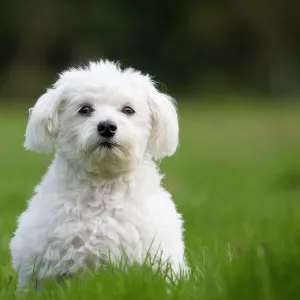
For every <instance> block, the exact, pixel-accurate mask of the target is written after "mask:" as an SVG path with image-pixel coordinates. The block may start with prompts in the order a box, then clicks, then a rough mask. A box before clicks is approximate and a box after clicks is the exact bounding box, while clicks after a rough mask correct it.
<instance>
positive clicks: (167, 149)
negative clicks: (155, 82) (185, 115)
mask: <svg viewBox="0 0 300 300" xmlns="http://www.w3.org/2000/svg"><path fill="white" fill-rule="evenodd" d="M149 104H150V110H151V115H152V131H151V136H150V145H149V146H150V151H151V153H152V155H153V156H154V157H155V158H156V159H160V158H163V157H165V156H171V155H173V154H174V152H175V151H176V149H177V146H178V132H179V129H178V117H177V111H176V106H175V100H174V99H172V98H171V97H170V96H168V95H166V94H163V93H160V92H159V91H157V90H156V89H155V88H154V90H152V92H151V94H150V99H149Z"/></svg>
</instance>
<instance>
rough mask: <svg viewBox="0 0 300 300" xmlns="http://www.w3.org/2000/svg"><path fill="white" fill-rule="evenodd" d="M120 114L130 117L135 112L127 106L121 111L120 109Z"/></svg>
mask: <svg viewBox="0 0 300 300" xmlns="http://www.w3.org/2000/svg"><path fill="white" fill-rule="evenodd" d="M122 113H124V114H125V115H127V116H131V115H133V114H134V113H135V111H134V110H133V108H131V107H129V106H125V107H124V108H123V109H122Z"/></svg>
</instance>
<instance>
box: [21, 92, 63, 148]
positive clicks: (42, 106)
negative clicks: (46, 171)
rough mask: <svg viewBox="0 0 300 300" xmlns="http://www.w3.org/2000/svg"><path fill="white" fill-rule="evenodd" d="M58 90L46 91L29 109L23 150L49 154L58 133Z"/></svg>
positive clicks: (59, 96)
mask: <svg viewBox="0 0 300 300" xmlns="http://www.w3.org/2000/svg"><path fill="white" fill-rule="evenodd" d="M60 101H61V92H60V91H59V89H54V88H53V89H48V90H47V92H46V93H45V94H43V95H42V96H41V97H40V98H39V99H38V100H37V102H36V104H35V106H34V107H33V108H30V109H29V120H28V124H27V128H26V134H25V144H24V146H25V148H26V149H28V150H32V151H36V152H44V153H48V152H51V151H52V149H53V145H54V141H55V138H56V136H57V133H58V127H59V123H58V106H59V103H60Z"/></svg>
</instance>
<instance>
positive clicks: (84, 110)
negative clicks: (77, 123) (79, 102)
mask: <svg viewBox="0 0 300 300" xmlns="http://www.w3.org/2000/svg"><path fill="white" fill-rule="evenodd" d="M93 111H94V109H93V107H92V106H90V105H84V106H82V107H81V108H80V109H79V110H78V113H79V114H80V115H82V116H89V115H91V113H92V112H93Z"/></svg>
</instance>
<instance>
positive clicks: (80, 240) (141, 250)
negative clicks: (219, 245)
mask: <svg viewBox="0 0 300 300" xmlns="http://www.w3.org/2000/svg"><path fill="white" fill-rule="evenodd" d="M177 145H178V119H177V113H176V108H175V105H174V101H173V99H172V98H171V97H169V96H168V95H166V94H163V93H161V92H159V91H158V90H157V89H156V88H155V85H154V83H153V81H152V80H151V78H150V77H149V76H148V75H144V74H142V73H140V72H139V71H136V70H134V69H132V68H128V69H124V70H123V69H121V68H120V66H119V65H118V64H116V63H113V62H110V61H103V60H101V61H98V62H91V63H89V65H88V66H86V67H83V68H71V69H69V70H67V71H65V72H63V73H62V74H60V76H59V79H58V80H57V82H56V83H55V84H54V85H53V86H52V87H51V88H50V89H48V90H47V92H46V93H45V94H44V95H42V96H41V97H40V98H39V99H38V101H37V102H36V104H35V106H34V107H33V108H31V109H30V110H29V121H28V125H27V129H26V139H25V148H26V149H29V150H32V151H36V152H51V151H52V150H53V148H54V150H55V155H54V159H53V161H52V163H51V165H50V167H49V169H48V171H47V173H46V174H45V176H44V177H43V179H42V181H41V183H40V184H39V185H38V186H37V187H36V188H35V193H34V196H33V197H32V198H31V199H30V201H29V202H28V205H27V209H26V210H25V211H24V212H23V213H22V214H21V215H20V217H19V218H18V228H17V230H16V232H15V234H14V237H13V238H12V240H11V242H10V249H11V254H12V261H13V267H14V268H15V270H16V271H17V272H18V287H19V288H22V287H28V285H29V284H30V280H31V278H32V276H33V274H35V275H34V276H36V278H37V280H38V281H40V280H42V279H43V278H45V277H56V276H61V275H69V274H72V273H74V272H76V271H78V270H80V269H84V268H85V267H88V268H94V269H97V270H99V269H100V270H101V266H102V267H105V266H107V265H109V264H110V263H116V264H117V263H118V261H119V260H120V258H121V257H122V256H123V255H124V253H125V254H126V258H127V261H128V262H129V264H132V263H134V262H135V263H138V264H143V263H144V262H145V261H147V258H149V257H150V259H148V260H149V261H151V266H152V267H153V268H162V269H165V270H167V269H168V270H167V271H166V272H167V273H168V274H169V273H170V272H171V273H172V274H175V275H179V274H181V271H182V270H183V271H184V270H186V268H187V267H186V261H185V250H184V241H183V221H182V218H181V215H180V214H179V213H178V212H177V211H176V207H175V205H174V203H173V201H172V198H171V195H170V194H169V193H168V192H167V191H166V190H165V189H164V188H163V187H162V184H161V179H162V175H161V174H160V173H159V170H158V167H157V164H156V163H155V161H156V160H157V159H162V158H163V157H165V156H170V155H172V154H174V152H175V151H176V148H177ZM167 266H168V267H167Z"/></svg>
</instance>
